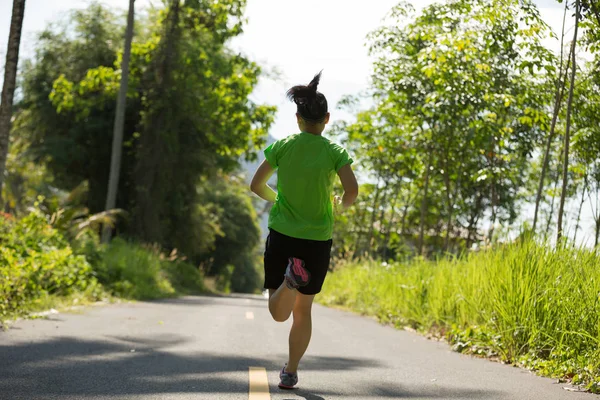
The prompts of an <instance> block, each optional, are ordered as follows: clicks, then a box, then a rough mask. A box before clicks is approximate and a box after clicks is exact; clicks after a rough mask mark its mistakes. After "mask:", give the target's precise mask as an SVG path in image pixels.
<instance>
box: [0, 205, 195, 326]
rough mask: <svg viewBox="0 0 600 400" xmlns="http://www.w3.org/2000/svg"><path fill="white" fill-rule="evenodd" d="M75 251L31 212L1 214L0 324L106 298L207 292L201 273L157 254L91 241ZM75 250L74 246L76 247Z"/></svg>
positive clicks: (131, 245) (129, 245)
mask: <svg viewBox="0 0 600 400" xmlns="http://www.w3.org/2000/svg"><path fill="white" fill-rule="evenodd" d="M80 244H81V246H80V247H79V246H76V247H75V248H73V247H72V245H71V244H70V243H69V241H67V240H66V239H65V237H64V236H63V235H62V234H61V233H60V232H59V231H58V230H56V229H54V228H53V227H52V226H51V225H49V224H48V218H47V217H46V216H45V215H43V214H42V213H41V212H40V211H38V210H34V211H32V212H31V213H30V214H28V215H27V216H25V217H24V218H22V219H15V218H13V217H12V216H10V215H5V214H2V215H0V323H1V322H2V321H6V320H10V319H13V318H15V317H19V316H23V315H27V314H29V313H31V312H35V311H41V310H45V309H48V308H51V307H55V308H56V307H67V306H69V305H73V304H79V305H81V304H86V303H91V302H95V301H98V300H106V299H109V298H111V297H119V298H125V299H156V298H163V297H171V296H177V295H182V294H197V293H202V292H204V291H206V289H205V287H204V284H203V276H202V274H201V273H200V271H199V270H198V269H197V268H195V267H194V266H192V265H191V264H188V263H186V262H184V261H181V260H174V259H172V258H168V257H165V256H164V255H162V254H161V253H160V252H159V251H158V250H156V249H153V248H149V247H144V246H141V245H138V244H135V243H129V242H126V241H124V240H121V239H115V240H113V242H112V243H111V244H110V245H108V246H101V245H99V244H98V242H97V237H95V236H93V235H92V236H90V237H88V238H87V240H85V242H84V243H80ZM76 245H77V243H76Z"/></svg>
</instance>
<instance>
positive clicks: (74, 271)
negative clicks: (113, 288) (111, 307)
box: [0, 209, 102, 320]
mask: <svg viewBox="0 0 600 400" xmlns="http://www.w3.org/2000/svg"><path fill="white" fill-rule="evenodd" d="M0 277H1V278H2V279H0V320H1V319H5V318H6V317H8V316H12V315H16V314H23V313H25V312H26V311H28V310H30V309H32V308H35V304H36V302H39V301H40V299H42V298H45V297H47V296H49V295H52V296H69V295H71V294H73V293H77V292H84V293H86V294H87V295H88V297H89V298H91V299H94V298H98V297H99V296H101V294H102V290H101V288H100V286H99V285H98V282H97V281H96V279H95V277H94V275H93V270H92V268H91V266H90V264H89V263H88V262H87V260H86V259H85V257H84V256H81V255H75V254H74V253H73V250H72V249H71V247H70V245H69V243H68V242H67V241H66V240H65V239H64V237H63V236H62V235H61V234H60V233H59V232H58V231H56V230H55V229H53V228H52V227H51V226H50V225H49V224H48V221H47V219H46V217H45V216H44V215H43V214H42V213H41V212H40V211H39V210H37V209H35V210H33V211H31V212H30V213H29V214H28V215H27V216H26V217H24V218H23V219H21V220H16V219H14V218H13V217H12V216H10V215H8V214H2V215H1V216H0Z"/></svg>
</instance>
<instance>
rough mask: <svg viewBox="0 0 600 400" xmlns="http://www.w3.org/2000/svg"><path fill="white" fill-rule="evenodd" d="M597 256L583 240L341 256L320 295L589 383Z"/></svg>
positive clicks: (596, 333)
mask: <svg viewBox="0 0 600 400" xmlns="http://www.w3.org/2000/svg"><path fill="white" fill-rule="evenodd" d="M599 266H600V257H599V256H598V255H597V254H596V253H595V252H591V251H588V250H576V249H572V248H558V249H556V250H550V249H548V248H546V247H544V246H541V245H538V244H535V243H533V242H525V243H514V244H510V245H504V246H502V247H499V248H497V249H495V250H483V251H481V252H477V253H471V254H469V255H466V256H464V257H461V258H456V259H441V260H439V261H438V262H428V261H416V260H415V261H413V262H410V263H407V264H390V265H388V264H385V263H384V264H381V263H375V262H372V263H369V264H365V265H349V266H346V267H343V268H340V269H339V270H338V271H337V272H335V273H334V274H333V275H332V276H331V277H330V278H329V279H328V280H327V281H326V283H325V287H324V292H323V295H322V301H323V302H324V303H325V304H331V305H343V306H345V307H349V308H351V309H353V310H356V311H358V312H361V313H365V314H370V315H375V316H377V317H378V318H379V319H380V320H381V321H383V322H390V323H393V324H395V325H396V326H399V327H401V326H410V327H412V328H416V329H421V330H424V331H430V330H433V331H435V332H437V333H441V334H443V335H445V336H446V338H447V339H448V340H449V341H450V342H451V343H452V344H453V345H454V348H455V350H457V351H465V352H471V353H474V354H480V355H484V356H494V357H498V358H500V359H502V360H503V361H506V362H510V363H520V362H521V363H524V365H526V366H528V367H531V368H534V369H536V370H540V371H541V372H542V373H544V374H546V375H550V376H553V377H560V378H567V379H569V378H574V377H575V376H578V378H577V380H576V381H575V382H574V383H578V384H581V383H584V384H586V385H587V387H588V388H590V389H594V390H597V389H598V387H597V382H598V380H599V379H600V362H599V360H600V352H599V346H598V345H599V344H600V330H599V327H600V301H599V297H598V296H599V293H600V274H599V272H598V271H599V268H598V267H599Z"/></svg>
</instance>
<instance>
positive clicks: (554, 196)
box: [545, 173, 560, 238]
mask: <svg viewBox="0 0 600 400" xmlns="http://www.w3.org/2000/svg"><path fill="white" fill-rule="evenodd" d="M559 179H560V174H558V173H557V174H556V178H555V179H554V189H553V190H552V202H551V203H550V214H549V215H548V218H547V220H546V234H545V236H546V238H548V233H550V224H551V223H552V217H553V216H554V203H555V201H556V188H557V187H558V181H559Z"/></svg>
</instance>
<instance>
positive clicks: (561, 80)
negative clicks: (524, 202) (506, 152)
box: [532, 1, 573, 234]
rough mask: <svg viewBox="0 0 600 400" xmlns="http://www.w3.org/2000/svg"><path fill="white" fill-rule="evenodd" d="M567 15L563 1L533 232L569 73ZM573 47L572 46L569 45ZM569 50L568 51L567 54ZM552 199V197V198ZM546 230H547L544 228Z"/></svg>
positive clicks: (534, 226)
mask: <svg viewBox="0 0 600 400" xmlns="http://www.w3.org/2000/svg"><path fill="white" fill-rule="evenodd" d="M566 17H567V2H566V1H565V12H564V15H563V25H562V36H561V40H560V71H559V74H558V81H557V82H556V95H555V100H554V113H553V114H552V124H551V126H550V132H549V133H548V140H547V141H546V151H545V152H544V161H543V162H542V171H541V173H540V182H539V185H538V189H537V193H536V196H535V211H534V213H533V227H532V231H533V234H535V231H536V226H537V220H538V214H539V210H540V202H541V200H542V191H543V190H544V181H545V179H546V172H547V171H548V163H549V160H550V149H551V147H552V142H553V141H554V135H555V133H556V122H557V120H558V114H559V113H560V108H561V105H562V99H563V96H564V94H565V86H566V85H565V84H566V77H567V74H568V73H569V64H570V62H571V57H569V60H568V61H567V67H566V68H565V74H564V76H563V71H562V65H563V41H564V38H565V21H566V19H567V18H566ZM571 49H573V47H571ZM570 55H571V52H569V56H570ZM553 201H554V199H553ZM546 232H547V230H546Z"/></svg>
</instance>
